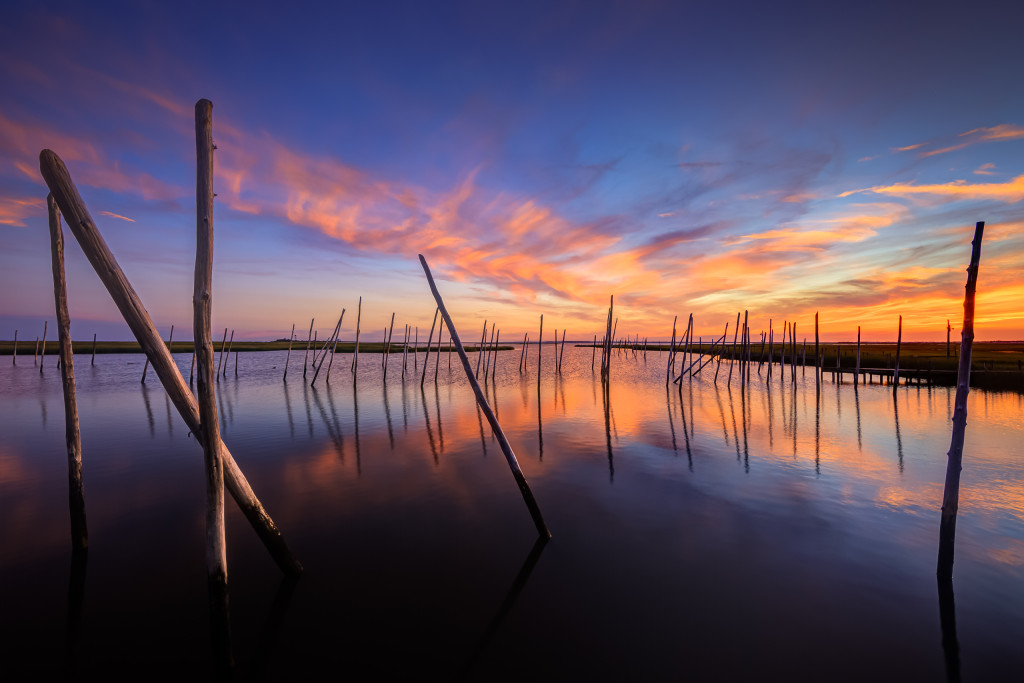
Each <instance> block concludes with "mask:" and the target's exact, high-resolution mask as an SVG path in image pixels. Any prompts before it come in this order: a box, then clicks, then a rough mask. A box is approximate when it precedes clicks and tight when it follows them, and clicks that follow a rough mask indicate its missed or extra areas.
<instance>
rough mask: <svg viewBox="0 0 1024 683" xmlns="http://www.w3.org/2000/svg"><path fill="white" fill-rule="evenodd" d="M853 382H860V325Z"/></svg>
mask: <svg viewBox="0 0 1024 683" xmlns="http://www.w3.org/2000/svg"><path fill="white" fill-rule="evenodd" d="M805 343H806V342H805ZM853 384H854V386H856V385H858V384H860V325H857V368H856V370H855V371H854V375H853Z"/></svg>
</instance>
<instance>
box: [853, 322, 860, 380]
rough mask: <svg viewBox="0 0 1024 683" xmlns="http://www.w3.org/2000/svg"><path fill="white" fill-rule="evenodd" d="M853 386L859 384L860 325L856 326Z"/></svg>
mask: <svg viewBox="0 0 1024 683" xmlns="http://www.w3.org/2000/svg"><path fill="white" fill-rule="evenodd" d="M853 384H854V386H856V385H858V384H860V325H857V369H856V371H855V373H854V376H853Z"/></svg>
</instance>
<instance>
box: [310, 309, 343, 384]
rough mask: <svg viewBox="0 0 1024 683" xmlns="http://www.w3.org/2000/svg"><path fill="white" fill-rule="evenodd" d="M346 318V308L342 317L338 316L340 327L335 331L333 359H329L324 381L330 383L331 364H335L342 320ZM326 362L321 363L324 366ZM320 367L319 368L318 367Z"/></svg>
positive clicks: (332, 349) (332, 347) (314, 379)
mask: <svg viewBox="0 0 1024 683" xmlns="http://www.w3.org/2000/svg"><path fill="white" fill-rule="evenodd" d="M344 319H345V309H344V308H343V309H341V317H340V318H338V329H336V330H335V331H334V341H333V343H332V344H331V359H330V360H329V361H327V377H325V378H324V381H325V382H327V383H328V384H330V383H331V366H333V365H334V352H335V351H337V350H338V339H339V338H340V337H341V321H342V320H344ZM323 364H324V362H323V361H320V365H321V366H323ZM318 369H319V368H318ZM313 381H316V375H313Z"/></svg>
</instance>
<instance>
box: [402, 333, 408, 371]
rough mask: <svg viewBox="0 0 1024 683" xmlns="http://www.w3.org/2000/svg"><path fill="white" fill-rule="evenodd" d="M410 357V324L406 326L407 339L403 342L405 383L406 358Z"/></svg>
mask: <svg viewBox="0 0 1024 683" xmlns="http://www.w3.org/2000/svg"><path fill="white" fill-rule="evenodd" d="M408 356H409V324H408V323H406V325H405V339H404V340H403V341H402V380H403V381H405V368H406V362H405V360H406V358H407V357H408Z"/></svg>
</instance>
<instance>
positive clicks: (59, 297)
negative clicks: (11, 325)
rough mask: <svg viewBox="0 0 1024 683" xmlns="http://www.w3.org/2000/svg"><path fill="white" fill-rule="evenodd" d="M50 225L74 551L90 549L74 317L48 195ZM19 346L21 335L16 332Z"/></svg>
mask: <svg viewBox="0 0 1024 683" xmlns="http://www.w3.org/2000/svg"><path fill="white" fill-rule="evenodd" d="M46 208H47V212H48V214H49V222H50V260H51V264H52V266H53V303H54V308H55V309H56V312H57V340H58V342H59V344H60V350H59V352H60V376H61V384H62V388H63V393H64V437H65V443H66V445H67V450H68V509H69V511H70V513H71V548H72V550H74V551H80V550H85V549H86V548H88V547H89V531H88V528H87V526H86V523H85V487H84V485H83V483H82V433H81V431H80V429H79V425H78V401H77V399H76V397H75V359H74V353H73V351H72V349H71V316H69V315H68V291H67V283H66V281H65V279H64V234H63V231H62V230H61V226H60V209H58V208H57V202H56V201H54V199H53V195H52V194H51V195H47V197H46ZM14 338H15V343H17V338H18V333H17V332H15V333H14Z"/></svg>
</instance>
